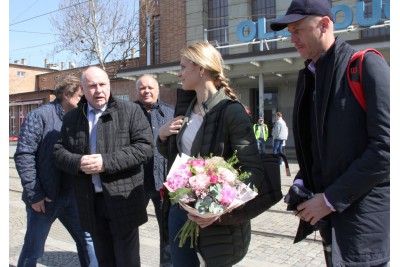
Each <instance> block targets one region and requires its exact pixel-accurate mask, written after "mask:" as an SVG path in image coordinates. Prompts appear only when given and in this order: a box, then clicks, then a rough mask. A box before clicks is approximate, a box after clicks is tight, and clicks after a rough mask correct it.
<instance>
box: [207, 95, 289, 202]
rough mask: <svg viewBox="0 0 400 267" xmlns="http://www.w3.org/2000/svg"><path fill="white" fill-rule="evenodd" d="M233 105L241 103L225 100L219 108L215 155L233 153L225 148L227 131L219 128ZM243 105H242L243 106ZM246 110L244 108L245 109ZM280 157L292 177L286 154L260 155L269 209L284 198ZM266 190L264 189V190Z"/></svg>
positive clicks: (214, 143)
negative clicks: (229, 107) (228, 109)
mask: <svg viewBox="0 0 400 267" xmlns="http://www.w3.org/2000/svg"><path fill="white" fill-rule="evenodd" d="M232 103H239V104H241V103H240V102H238V101H235V100H230V99H225V100H223V101H222V103H220V104H219V106H218V109H219V110H218V113H217V114H218V117H217V119H216V120H215V129H216V131H217V134H216V137H215V138H214V139H213V141H212V144H211V145H212V146H211V147H215V150H214V152H215V155H221V156H224V155H229V153H230V152H232V151H226V149H229V148H226V147H225V145H224V144H225V138H226V136H225V131H224V127H222V126H221V127H220V128H218V127H219V125H223V120H224V115H225V110H226V107H227V106H228V105H230V104H232ZM241 105H242V104H241ZM243 108H244V107H243ZM279 157H282V159H283V162H284V163H285V168H286V175H288V176H290V169H289V164H288V161H287V158H286V156H285V155H284V154H272V153H271V154H260V158H261V162H262V165H263V168H264V180H265V183H266V187H267V188H266V189H265V190H266V191H265V190H264V192H263V193H267V194H268V195H269V197H268V205H267V206H268V208H266V209H269V208H270V207H272V206H273V205H275V204H276V203H278V202H279V201H280V200H281V199H282V198H283V194H282V190H281V171H280V165H279ZM263 189H264V188H263Z"/></svg>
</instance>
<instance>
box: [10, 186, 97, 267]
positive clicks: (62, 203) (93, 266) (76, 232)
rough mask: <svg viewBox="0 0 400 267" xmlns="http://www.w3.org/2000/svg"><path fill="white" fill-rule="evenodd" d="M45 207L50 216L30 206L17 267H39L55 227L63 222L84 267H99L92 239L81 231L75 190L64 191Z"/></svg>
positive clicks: (27, 207)
mask: <svg viewBox="0 0 400 267" xmlns="http://www.w3.org/2000/svg"><path fill="white" fill-rule="evenodd" d="M45 207H46V213H41V212H36V211H34V210H33V209H32V207H31V206H29V205H27V206H26V213H27V214H26V215H27V216H26V217H27V226H26V233H25V240H24V245H23V247H22V251H21V254H20V256H19V259H18V265H17V266H18V267H22V266H27V267H29V266H36V263H37V260H38V258H40V257H42V256H43V253H44V246H45V243H46V239H47V236H48V234H49V232H50V228H51V225H52V224H53V222H54V221H55V220H56V219H59V220H60V222H61V223H62V224H63V225H64V227H65V228H66V229H67V230H68V232H69V233H70V235H71V236H72V238H73V239H74V241H75V243H76V248H77V251H78V257H79V262H80V265H81V266H89V267H97V266H98V264H97V260H96V255H95V252H94V246H93V242H92V238H91V237H90V234H89V233H86V232H83V230H82V229H81V226H80V222H79V218H78V210H77V206H76V201H75V196H74V193H73V191H72V190H69V191H60V193H59V196H58V197H57V199H55V200H53V201H52V202H45Z"/></svg>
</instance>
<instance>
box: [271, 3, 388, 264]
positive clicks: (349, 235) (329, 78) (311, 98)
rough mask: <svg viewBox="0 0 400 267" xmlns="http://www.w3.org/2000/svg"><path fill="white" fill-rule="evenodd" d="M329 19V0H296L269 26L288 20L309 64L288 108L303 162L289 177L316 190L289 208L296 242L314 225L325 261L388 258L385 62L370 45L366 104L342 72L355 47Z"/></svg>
mask: <svg viewBox="0 0 400 267" xmlns="http://www.w3.org/2000/svg"><path fill="white" fill-rule="evenodd" d="M334 21H335V18H334V16H333V14H332V12H331V5H330V4H329V3H328V1H327V0H294V1H292V3H291V4H290V6H289V8H288V10H287V12H286V15H285V16H283V17H282V18H279V19H277V20H275V21H274V22H272V23H271V29H272V30H274V31H279V30H282V29H284V28H286V27H287V28H288V31H289V32H290V33H291V42H292V43H293V44H294V47H295V48H296V50H297V51H298V52H299V53H300V56H301V57H302V58H303V59H304V60H305V66H306V67H305V68H304V69H302V70H300V72H299V77H298V82H297V89H296V95H295V103H294V108H293V110H294V112H293V135H294V140H295V146H296V152H297V153H296V154H297V160H298V163H299V167H300V170H299V172H298V173H297V175H296V177H295V181H294V183H296V184H300V185H304V187H306V188H307V189H310V190H311V191H312V192H313V193H314V194H315V195H314V197H313V198H312V199H310V200H308V201H305V202H303V203H302V204H300V205H298V206H297V211H295V212H294V214H295V215H296V216H298V217H299V218H300V219H301V220H300V224H299V229H298V232H297V236H296V238H295V242H298V241H300V240H302V239H303V238H305V237H306V236H307V235H308V234H310V233H311V232H312V230H311V231H310V229H316V228H317V227H315V226H317V225H319V227H318V229H319V231H320V234H321V236H322V239H323V245H324V253H325V259H326V264H327V266H387V263H388V262H389V259H390V247H389V243H390V242H389V241H390V240H389V228H390V225H389V218H390V194H389V191H390V178H389V173H390V160H389V159H390V106H389V90H390V85H389V81H390V77H389V66H388V64H387V63H386V61H385V60H384V59H382V58H381V57H380V56H378V55H376V54H375V53H366V54H365V57H364V61H363V65H362V90H363V92H364V96H365V100H366V110H364V109H363V108H362V107H361V105H360V104H359V103H358V101H357V100H356V98H355V96H354V94H353V92H352V91H351V88H350V86H349V82H348V81H347V75H346V67H347V65H348V62H349V60H350V58H351V56H352V55H353V54H354V53H355V50H354V49H353V48H352V47H351V46H350V45H349V44H348V43H346V42H344V41H343V40H342V39H341V38H340V37H335V36H334V32H333V28H334V27H333V24H334ZM321 219H322V220H321ZM323 221H325V222H327V223H325V224H322V223H321V222H323ZM317 222H320V223H319V224H317ZM312 226H314V228H312Z"/></svg>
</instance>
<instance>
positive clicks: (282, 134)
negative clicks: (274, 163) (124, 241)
mask: <svg viewBox="0 0 400 267" xmlns="http://www.w3.org/2000/svg"><path fill="white" fill-rule="evenodd" d="M271 134H272V137H273V140H274V142H273V149H272V153H274V154H283V151H282V145H283V141H285V140H286V139H287V137H288V127H287V126H286V122H285V121H284V120H283V118H282V113H281V112H277V113H276V114H275V124H274V128H272V133H271ZM279 164H280V165H281V164H282V158H280V159H279Z"/></svg>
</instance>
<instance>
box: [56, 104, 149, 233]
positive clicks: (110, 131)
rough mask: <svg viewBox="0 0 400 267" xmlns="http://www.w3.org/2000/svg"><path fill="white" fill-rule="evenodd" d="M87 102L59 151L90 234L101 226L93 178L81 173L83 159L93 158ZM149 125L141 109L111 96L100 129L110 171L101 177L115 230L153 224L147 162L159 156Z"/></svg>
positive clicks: (67, 121)
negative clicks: (148, 208) (149, 214)
mask: <svg viewBox="0 0 400 267" xmlns="http://www.w3.org/2000/svg"><path fill="white" fill-rule="evenodd" d="M86 112H87V101H86V99H85V97H82V99H81V101H80V102H79V104H78V108H76V109H73V110H71V111H70V112H68V113H67V114H66V116H65V117H64V124H63V126H62V129H61V139H60V141H59V142H57V144H56V145H55V146H54V157H55V163H56V165H57V167H59V168H60V169H61V170H62V171H64V175H65V176H66V177H67V178H68V179H70V180H71V181H74V184H75V192H76V198H77V203H78V212H79V217H80V220H81V223H82V227H83V228H84V230H86V231H88V232H91V231H93V229H94V225H95V223H96V222H95V216H94V209H93V207H94V189H93V183H92V180H91V175H87V174H85V173H83V172H82V171H80V168H79V166H80V160H81V157H82V156H83V155H87V154H89V125H88V120H87V114H86ZM152 136H153V134H152V132H151V129H150V125H149V122H148V121H147V119H146V117H145V116H144V115H143V112H142V110H141V109H140V107H139V105H137V104H134V103H132V102H128V101H123V100H119V99H116V98H113V97H112V96H110V99H109V101H108V106H107V109H106V110H105V111H104V112H103V114H102V115H101V116H100V118H99V121H98V126H97V139H96V149H97V153H99V154H101V155H102V158H103V165H104V168H105V171H104V172H102V173H100V179H101V183H102V187H103V194H104V199H105V202H106V205H107V208H108V212H109V214H110V217H111V218H112V221H111V228H112V229H111V230H112V231H113V232H116V233H126V232H129V231H132V230H133V229H134V228H137V227H138V226H140V225H141V224H143V223H145V222H146V221H147V213H146V205H145V197H144V189H143V168H142V164H143V162H145V161H147V160H149V159H150V158H151V157H152V156H153V149H152V143H153V140H152V138H153V137H152Z"/></svg>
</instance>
